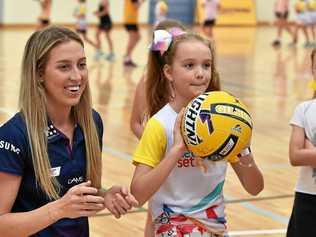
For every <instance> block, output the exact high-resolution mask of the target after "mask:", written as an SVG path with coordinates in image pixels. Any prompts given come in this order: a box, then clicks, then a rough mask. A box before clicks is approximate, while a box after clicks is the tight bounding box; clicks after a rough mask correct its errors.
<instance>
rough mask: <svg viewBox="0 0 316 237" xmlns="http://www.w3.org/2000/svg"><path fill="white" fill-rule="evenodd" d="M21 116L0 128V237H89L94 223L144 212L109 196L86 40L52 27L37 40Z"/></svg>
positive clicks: (25, 70) (27, 57) (112, 192)
mask: <svg viewBox="0 0 316 237" xmlns="http://www.w3.org/2000/svg"><path fill="white" fill-rule="evenodd" d="M19 105H20V112H19V113H17V114H16V115H15V116H14V117H13V118H11V119H10V120H9V121H8V122H6V123H5V124H4V125H3V126H2V127H1V128H0V187H1V192H0V236H54V237H58V236H80V237H86V236H89V225H88V219H87V217H88V216H92V215H94V214H96V213H97V212H98V211H100V210H102V209H104V208H107V209H109V211H110V212H111V213H113V214H114V216H115V217H117V218H119V217H120V216H121V215H122V214H125V213H126V211H127V210H128V209H130V208H131V207H132V206H134V205H136V204H137V202H136V201H135V199H134V198H133V196H132V195H131V194H130V193H129V192H128V191H127V190H126V189H125V188H123V187H119V186H113V187H111V188H110V189H108V190H107V191H105V190H103V189H101V144H102V133H103V126H102V120H101V118H100V116H99V114H98V113H97V112H96V111H94V110H92V108H91V96H90V90H89V83H88V73H87V67H86V57H85V53H84V48H83V42H82V40H81V39H80V37H79V36H78V35H77V34H76V33H74V32H72V31H71V30H68V29H66V28H61V27H48V28H45V29H43V30H41V31H37V32H35V33H33V34H32V35H31V37H30V38H29V40H28V42H27V44H26V46H25V51H24V56H23V60H22V73H21V87H20V96H19Z"/></svg>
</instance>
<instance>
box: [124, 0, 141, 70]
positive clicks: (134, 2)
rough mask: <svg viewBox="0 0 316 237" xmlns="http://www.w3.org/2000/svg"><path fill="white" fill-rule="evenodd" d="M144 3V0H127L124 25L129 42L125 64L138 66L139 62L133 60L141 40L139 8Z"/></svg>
mask: <svg viewBox="0 0 316 237" xmlns="http://www.w3.org/2000/svg"><path fill="white" fill-rule="evenodd" d="M142 3H143V0H125V5H124V26H125V29H126V30H127V33H128V42H127V46H126V53H125V55H124V61H123V63H124V65H125V66H130V67H136V66H137V64H136V63H135V62H134V61H133V60H132V53H133V51H134V48H135V47H136V45H137V43H138V42H139V40H140V33H139V29H138V10H139V7H140V5H141V4H142Z"/></svg>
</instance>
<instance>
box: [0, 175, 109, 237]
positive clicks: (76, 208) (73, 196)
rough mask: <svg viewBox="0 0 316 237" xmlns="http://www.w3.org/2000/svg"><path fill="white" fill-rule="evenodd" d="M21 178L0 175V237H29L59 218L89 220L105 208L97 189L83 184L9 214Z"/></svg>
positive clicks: (86, 183)
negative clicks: (38, 205) (46, 202)
mask: <svg viewBox="0 0 316 237" xmlns="http://www.w3.org/2000/svg"><path fill="white" fill-rule="evenodd" d="M21 180H22V178H21V177H20V176H16V175H12V174H8V173H4V172H0V187H1V192H0V236H6V237H15V236H16V237H21V236H30V235H32V234H35V233H37V232H39V231H40V230H42V229H44V228H46V227H47V226H49V225H51V224H53V223H55V222H56V221H58V220H59V219H61V218H66V217H68V218H77V217H80V216H91V215H94V214H96V213H97V212H98V211H100V210H102V209H103V208H104V206H103V202H104V199H103V198H102V197H98V196H95V194H96V193H97V189H95V188H92V187H89V186H90V183H89V182H85V183H82V184H79V185H76V186H74V187H72V188H71V189H70V190H69V191H68V192H67V193H66V194H65V196H64V197H62V198H61V199H58V200H56V201H53V202H50V203H48V204H46V205H44V206H42V207H40V208H37V209H35V210H32V211H28V212H19V213H12V212H11V209H12V206H13V204H14V201H15V199H16V196H17V193H18V190H19V187H20V184H21Z"/></svg>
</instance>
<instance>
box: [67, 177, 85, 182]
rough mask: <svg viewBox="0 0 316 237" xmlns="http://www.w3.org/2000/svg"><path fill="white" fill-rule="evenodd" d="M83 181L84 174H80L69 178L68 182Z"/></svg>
mask: <svg viewBox="0 0 316 237" xmlns="http://www.w3.org/2000/svg"><path fill="white" fill-rule="evenodd" d="M83 181H84V179H83V176H79V177H74V178H70V179H68V181H67V183H68V184H78V183H82V182H83Z"/></svg>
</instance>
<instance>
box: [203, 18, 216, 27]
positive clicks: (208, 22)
mask: <svg viewBox="0 0 316 237" xmlns="http://www.w3.org/2000/svg"><path fill="white" fill-rule="evenodd" d="M215 24H216V20H215V19H212V20H205V21H204V23H203V26H214V25H215Z"/></svg>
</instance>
